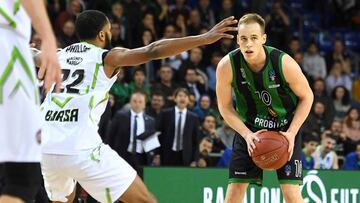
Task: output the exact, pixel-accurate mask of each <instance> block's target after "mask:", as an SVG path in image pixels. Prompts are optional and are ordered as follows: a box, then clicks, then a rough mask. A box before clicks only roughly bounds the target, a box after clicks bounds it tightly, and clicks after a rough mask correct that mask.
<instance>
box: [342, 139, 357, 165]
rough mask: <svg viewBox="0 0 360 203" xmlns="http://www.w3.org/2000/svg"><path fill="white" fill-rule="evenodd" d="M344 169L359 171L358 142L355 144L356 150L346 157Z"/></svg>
mask: <svg viewBox="0 0 360 203" xmlns="http://www.w3.org/2000/svg"><path fill="white" fill-rule="evenodd" d="M344 169H347V170H360V142H358V143H357V144H356V150H355V151H354V152H351V153H349V154H348V155H347V156H346V161H345V164H344Z"/></svg>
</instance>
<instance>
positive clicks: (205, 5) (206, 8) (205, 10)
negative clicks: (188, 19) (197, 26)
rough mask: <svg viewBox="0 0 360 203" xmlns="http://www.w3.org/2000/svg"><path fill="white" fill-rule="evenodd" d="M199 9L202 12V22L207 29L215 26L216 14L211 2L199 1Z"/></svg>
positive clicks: (208, 0)
mask: <svg viewBox="0 0 360 203" xmlns="http://www.w3.org/2000/svg"><path fill="white" fill-rule="evenodd" d="M197 9H198V10H199V12H200V18H201V22H202V23H203V24H204V25H205V26H207V27H213V26H214V25H215V14H214V11H213V10H212V9H211V7H210V0H199V1H198V4H197Z"/></svg>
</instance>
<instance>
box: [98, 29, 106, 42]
mask: <svg viewBox="0 0 360 203" xmlns="http://www.w3.org/2000/svg"><path fill="white" fill-rule="evenodd" d="M105 35H106V33H105V32H104V31H102V30H101V31H100V32H99V34H98V36H99V38H100V40H101V41H105Z"/></svg>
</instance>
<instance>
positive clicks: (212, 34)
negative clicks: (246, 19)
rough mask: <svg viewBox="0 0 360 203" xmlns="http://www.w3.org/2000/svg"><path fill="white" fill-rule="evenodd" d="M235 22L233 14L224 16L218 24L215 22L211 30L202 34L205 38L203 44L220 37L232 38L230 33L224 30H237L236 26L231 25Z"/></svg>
mask: <svg viewBox="0 0 360 203" xmlns="http://www.w3.org/2000/svg"><path fill="white" fill-rule="evenodd" d="M236 23H237V20H236V19H235V18H234V16H230V17H228V18H225V19H224V20H222V21H221V22H219V23H218V24H216V25H215V26H214V27H213V28H212V29H211V30H209V31H208V32H206V33H204V34H203V36H204V38H205V44H212V43H214V42H216V41H218V40H219V39H221V38H228V39H232V38H234V36H233V35H232V34H228V33H226V32H234V31H237V29H238V28H237V27H236V26H235V27H233V26H231V25H234V24H236Z"/></svg>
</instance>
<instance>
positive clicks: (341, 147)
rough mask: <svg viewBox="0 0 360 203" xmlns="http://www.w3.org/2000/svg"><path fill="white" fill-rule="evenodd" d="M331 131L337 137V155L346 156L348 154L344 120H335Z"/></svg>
mask: <svg viewBox="0 0 360 203" xmlns="http://www.w3.org/2000/svg"><path fill="white" fill-rule="evenodd" d="M330 131H331V133H332V134H333V135H334V137H335V138H336V146H335V149H334V150H335V152H336V154H337V155H341V156H344V155H345V154H346V149H345V147H346V137H347V135H346V133H345V132H344V131H343V123H342V120H333V122H332V123H331V125H330Z"/></svg>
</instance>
